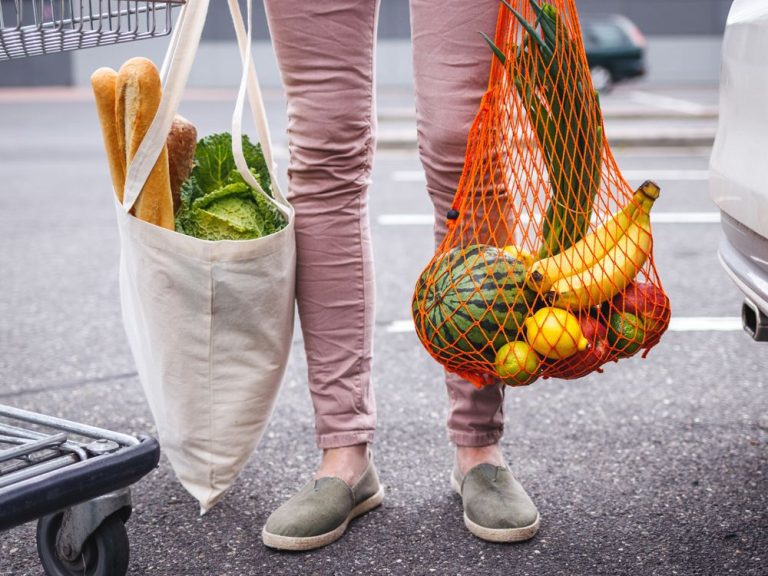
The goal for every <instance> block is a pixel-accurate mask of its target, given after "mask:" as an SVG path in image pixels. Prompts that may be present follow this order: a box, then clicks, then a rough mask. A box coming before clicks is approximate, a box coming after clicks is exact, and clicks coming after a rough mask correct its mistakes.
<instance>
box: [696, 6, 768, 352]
mask: <svg viewBox="0 0 768 576" xmlns="http://www.w3.org/2000/svg"><path fill="white" fill-rule="evenodd" d="M709 167H710V194H711V196H712V199H713V200H714V201H715V203H716V204H717V205H718V207H719V208H720V211H721V215H722V219H721V221H722V227H723V231H724V232H725V236H724V238H723V240H722V242H721V244H720V249H719V256H720V261H721V263H722V264H723V266H724V268H725V270H726V271H727V272H728V274H729V275H730V277H731V278H732V279H733V281H734V282H735V283H736V285H737V286H738V287H739V289H740V290H741V291H742V292H743V293H744V297H745V299H744V304H743V306H742V320H743V322H744V329H745V330H746V331H747V332H748V333H749V334H750V335H751V336H752V337H753V338H754V339H755V340H761V341H768V1H766V0H735V1H734V3H733V5H732V6H731V10H730V13H729V14H728V21H727V24H726V28H725V36H724V38H723V52H722V67H721V78H720V117H719V124H718V129H717V137H716V138H715V144H714V148H713V150H712V156H711V158H710V165H709Z"/></svg>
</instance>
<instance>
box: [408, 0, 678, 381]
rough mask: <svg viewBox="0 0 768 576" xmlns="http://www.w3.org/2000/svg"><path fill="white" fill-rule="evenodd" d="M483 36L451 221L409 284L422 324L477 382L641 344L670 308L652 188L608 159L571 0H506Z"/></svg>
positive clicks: (536, 373) (435, 352)
mask: <svg viewBox="0 0 768 576" xmlns="http://www.w3.org/2000/svg"><path fill="white" fill-rule="evenodd" d="M478 41H481V42H482V39H481V38H478ZM486 41H487V42H488V44H489V55H490V57H491V58H492V65H491V74H490V80H489V84H488V90H487V91H486V93H485V95H484V97H483V99H482V101H481V104H480V109H479V111H478V114H477V116H476V118H475V120H474V122H473V124H472V127H471V129H470V132H469V137H468V142H467V149H466V157H465V163H464V169H463V173H462V176H461V179H460V182H459V185H458V189H457V192H456V195H455V197H454V201H453V205H452V209H451V210H450V211H449V212H448V214H447V215H446V222H447V225H448V232H447V234H446V236H445V238H444V239H443V241H442V243H441V244H440V246H439V247H438V249H437V251H436V253H435V255H434V257H433V258H432V260H431V261H430V262H429V264H428V265H427V266H426V268H425V269H424V270H423V272H422V274H421V276H420V277H419V279H418V281H417V283H416V288H415V291H414V295H413V301H412V313H413V320H414V323H415V326H416V332H417V334H418V336H419V339H420V340H421V342H422V343H423V344H424V346H425V348H426V349H427V351H428V352H429V353H430V355H431V356H432V357H433V358H435V359H436V360H437V361H438V362H439V363H441V364H442V365H443V366H444V367H445V368H446V369H447V370H448V371H450V372H455V373H457V374H459V375H461V376H463V377H464V378H466V379H468V380H470V381H471V382H473V383H474V384H475V385H477V386H483V385H487V384H491V383H495V382H497V381H498V379H499V378H500V379H501V380H502V381H503V382H504V383H506V384H508V385H525V384H530V383H531V382H533V381H534V380H536V379H537V378H539V377H544V378H547V377H558V378H566V379H569V378H579V377H582V376H584V375H586V374H589V373H590V372H592V371H595V370H599V369H600V366H602V365H603V364H605V363H606V362H609V361H612V360H618V359H620V358H625V357H629V356H632V355H634V354H636V353H637V352H638V351H640V350H645V354H647V352H648V350H650V348H651V347H653V346H654V345H655V344H657V343H658V341H659V339H660V338H661V335H662V334H663V333H664V331H665V330H666V328H667V326H668V324H669V319H670V306H669V299H668V298H667V296H666V294H665V293H664V291H663V289H662V286H661V281H660V279H659V276H658V274H657V272H656V268H655V266H654V263H653V255H652V246H653V242H652V235H651V224H650V210H651V207H652V206H653V203H654V201H655V200H656V199H657V198H658V196H659V188H658V186H656V185H655V184H654V183H653V182H650V181H647V182H645V183H644V184H642V185H641V186H640V187H639V188H638V189H637V190H633V189H632V188H631V187H630V186H629V185H628V184H627V182H626V181H625V180H624V178H623V177H622V175H621V173H620V172H619V169H618V167H617V165H616V161H615V160H614V158H613V155H612V154H611V151H610V148H609V146H608V141H607V140H606V138H605V134H604V131H603V119H602V113H601V111H600V105H599V98H598V95H597V93H596V92H595V90H594V89H593V87H592V82H591V78H590V74H589V67H588V65H587V60H586V55H585V53H584V46H583V43H582V40H581V30H580V27H579V20H578V15H577V12H576V6H575V3H574V1H573V0H553V1H552V2H550V3H540V2H537V1H535V0H516V1H513V2H512V4H506V3H502V5H501V6H500V9H499V18H498V24H497V29H496V37H495V40H494V41H491V40H490V39H489V38H486ZM645 354H643V356H645Z"/></svg>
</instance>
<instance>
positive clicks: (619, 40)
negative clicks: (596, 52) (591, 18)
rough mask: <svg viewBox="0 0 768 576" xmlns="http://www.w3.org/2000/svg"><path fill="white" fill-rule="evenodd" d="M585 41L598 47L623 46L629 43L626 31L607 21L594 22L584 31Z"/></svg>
mask: <svg viewBox="0 0 768 576" xmlns="http://www.w3.org/2000/svg"><path fill="white" fill-rule="evenodd" d="M584 43H585V44H587V45H589V46H594V47H596V48H614V47H622V46H626V45H627V44H628V42H627V36H626V34H624V31H623V30H622V29H621V28H619V27H618V26H616V25H615V24H610V23H607V22H594V23H592V24H590V25H589V26H588V27H587V28H586V30H585V33H584Z"/></svg>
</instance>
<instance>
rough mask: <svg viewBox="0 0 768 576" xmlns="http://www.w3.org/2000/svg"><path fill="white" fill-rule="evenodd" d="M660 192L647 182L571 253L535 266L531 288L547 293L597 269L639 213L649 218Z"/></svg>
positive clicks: (532, 272) (568, 251) (548, 259)
mask: <svg viewBox="0 0 768 576" xmlns="http://www.w3.org/2000/svg"><path fill="white" fill-rule="evenodd" d="M659 192H660V190H659V187H658V186H657V185H656V184H655V183H654V182H651V181H650V180H646V181H645V182H643V183H642V184H641V185H640V187H639V188H638V189H637V191H635V193H634V195H633V196H632V200H630V201H629V202H628V203H627V204H626V205H625V206H624V207H623V208H622V209H621V210H619V211H618V212H616V214H614V215H613V216H611V218H610V220H608V221H607V222H606V223H605V224H603V225H602V226H601V227H600V228H598V229H597V230H595V231H594V232H592V233H590V234H587V235H586V236H585V237H584V238H582V239H581V240H579V241H578V242H576V243H575V244H574V245H573V246H571V247H570V248H568V249H567V250H564V251H562V252H560V253H558V254H555V255H554V256H550V257H549V258H544V259H543V260H539V261H538V262H535V263H534V264H533V266H531V267H530V271H529V274H528V277H527V280H526V283H527V284H528V287H529V288H531V289H532V290H536V291H538V292H540V293H543V292H547V291H548V290H550V289H551V288H552V285H553V284H554V283H555V282H557V281H558V280H560V279H561V278H566V277H568V276H573V275H574V274H578V273H579V272H581V271H582V270H586V269H588V268H590V267H592V266H594V265H595V263H597V262H599V261H600V260H602V259H603V258H605V255H606V254H607V253H608V252H609V251H611V250H612V249H613V247H614V246H615V245H616V244H617V242H618V241H619V239H620V238H621V237H622V236H623V235H624V234H625V233H626V231H627V230H628V229H629V227H630V225H631V224H632V222H633V221H634V220H635V219H636V218H637V215H638V212H643V213H646V214H647V213H648V211H650V209H651V206H652V205H653V203H654V201H655V200H656V199H657V198H658V197H659Z"/></svg>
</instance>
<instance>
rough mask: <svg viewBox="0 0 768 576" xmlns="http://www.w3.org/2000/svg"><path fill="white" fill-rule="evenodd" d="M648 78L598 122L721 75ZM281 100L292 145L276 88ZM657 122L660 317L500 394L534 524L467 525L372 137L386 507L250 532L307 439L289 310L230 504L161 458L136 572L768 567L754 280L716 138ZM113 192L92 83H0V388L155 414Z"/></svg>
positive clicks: (405, 197)
mask: <svg viewBox="0 0 768 576" xmlns="http://www.w3.org/2000/svg"><path fill="white" fill-rule="evenodd" d="M643 92H646V93H647V92H648V90H647V89H642V90H640V89H639V88H636V87H630V88H627V89H626V90H617V91H616V93H614V94H613V95H611V96H608V97H606V98H604V99H603V106H604V108H605V109H606V117H607V120H606V123H607V131H608V134H609V138H610V130H611V128H610V126H611V125H612V124H614V125H616V126H617V127H618V126H619V125H620V124H621V125H627V126H629V128H627V130H628V131H630V132H631V128H632V127H634V128H635V129H636V131H637V133H641V132H643V131H651V132H652V131H653V127H654V126H657V128H658V129H661V127H667V128H668V127H670V126H673V125H678V126H680V127H681V132H682V131H684V130H683V129H690V130H691V131H694V129H699V128H702V127H707V129H708V130H710V131H711V132H712V134H714V132H713V128H712V127H713V126H714V125H715V124H716V91H714V90H712V89H709V90H702V89H699V88H670V89H666V90H655V91H654V90H650V92H649V93H650V97H649V96H648V94H646V96H643V95H642V93H643ZM638 93H641V95H640V96H638V95H637V94H638ZM190 96H191V97H190V98H189V99H188V100H187V101H186V102H185V104H184V107H183V109H182V112H183V113H184V114H185V115H187V116H188V117H189V118H191V119H192V120H193V121H194V122H195V123H196V124H197V125H198V128H199V130H200V133H201V134H205V133H208V132H211V131H221V130H224V129H226V127H227V126H228V123H229V120H230V115H231V102H230V100H229V97H230V96H231V93H228V92H221V91H219V92H209V93H206V92H196V93H192V94H190ZM380 102H381V103H382V106H383V110H382V117H381V129H382V131H383V132H385V133H386V131H387V130H390V129H391V130H392V131H395V130H400V129H401V128H403V127H408V125H409V124H410V127H409V128H408V129H409V130H413V127H412V112H411V111H410V108H409V104H408V103H409V95H408V94H407V93H404V94H401V93H392V94H382V98H381V100H380ZM268 107H269V114H270V120H271V122H272V127H273V131H274V133H275V135H276V138H275V139H276V141H277V145H278V149H279V152H280V158H279V161H280V162H281V165H282V166H283V167H284V166H285V162H286V159H285V154H286V152H285V139H284V136H283V133H284V129H285V119H284V116H283V113H282V99H281V98H280V96H279V95H272V96H271V98H270V100H269V102H268ZM672 108H677V111H674V113H673V110H672ZM608 110H611V112H610V113H609V112H608ZM632 110H634V112H632ZM617 129H618V128H617ZM661 144H663V143H662V142H655V143H654V142H648V141H641V140H640V139H637V140H636V141H634V143H633V144H626V145H624V146H616V148H615V153H616V156H617V161H618V165H619V167H620V168H621V169H622V170H623V171H624V173H625V175H626V176H627V178H628V180H629V181H630V183H639V182H640V181H642V180H644V179H646V178H652V179H655V180H657V181H658V183H659V184H660V185H661V187H662V197H661V199H660V200H659V201H658V202H657V205H656V207H655V208H654V215H655V218H656V219H655V221H654V235H655V257H656V263H657V267H658V270H659V274H660V276H661V278H662V281H663V283H664V286H665V289H666V290H667V291H668V293H669V296H670V299H671V303H672V308H673V324H672V327H671V328H670V331H669V332H668V333H667V334H666V335H665V336H664V338H663V339H662V341H661V343H660V344H659V345H658V346H657V347H656V348H654V349H653V350H652V351H651V353H650V354H649V356H648V357H647V359H644V360H643V359H640V358H632V359H629V360H624V361H622V362H620V363H618V364H612V365H610V366H608V367H607V368H606V370H605V373H603V374H594V375H590V376H588V377H586V378H583V379H581V380H579V381H562V380H547V381H539V382H536V383H535V384H533V385H532V386H530V387H527V388H522V389H520V388H517V389H510V390H508V392H507V395H506V404H505V412H506V432H505V436H504V439H503V448H504V451H505V453H506V455H507V458H508V461H509V463H510V466H511V468H512V470H513V471H514V472H515V474H516V475H517V476H518V477H519V479H520V480H521V481H522V482H523V484H524V485H525V486H526V488H527V489H528V491H529V493H530V494H531V496H532V497H533V498H534V500H535V502H536V504H537V505H538V507H539V510H540V512H541V516H542V523H541V529H540V531H539V533H538V535H537V536H536V537H535V538H534V539H533V540H531V541H529V542H526V543H522V544H516V545H506V546H505V545H497V544H489V543H486V542H483V541H480V540H478V539H476V538H474V537H473V536H471V535H470V534H469V533H468V532H467V530H466V529H465V528H464V526H463V523H462V513H461V503H460V500H459V498H458V497H457V496H456V495H455V494H453V493H452V492H451V489H450V484H449V471H450V468H451V465H452V450H451V446H450V445H449V443H448V442H447V439H446V435H445V428H444V422H445V418H446V414H447V400H446V395H445V392H444V388H443V385H442V383H441V371H440V369H439V367H438V366H437V365H436V364H435V363H434V362H433V361H432V360H431V358H430V357H429V356H428V355H427V354H426V352H425V351H424V350H423V349H422V347H421V345H420V344H419V342H418V340H417V339H416V336H415V334H414V333H413V331H412V329H411V327H410V326H409V323H408V319H409V311H408V310H409V303H410V296H411V291H412V286H413V284H414V281H415V279H416V277H417V276H418V274H419V272H420V270H421V268H422V267H423V265H424V263H425V262H426V261H427V260H428V259H429V257H430V255H431V250H432V239H431V224H430V205H429V201H428V199H427V197H426V193H425V192H424V189H423V188H424V184H423V175H422V174H421V167H420V164H419V161H418V158H417V156H416V153H415V150H414V149H413V148H412V146H411V145H410V144H408V143H404V144H403V145H400V146H389V147H387V146H386V145H383V146H382V149H381V150H380V151H379V154H378V155H377V159H376V165H375V169H374V175H373V182H372V187H371V191H370V200H371V219H372V230H373V236H374V250H375V258H376V265H377V295H378V304H377V312H376V314H377V316H376V318H377V321H376V333H375V384H376V394H377V400H378V414H379V422H380V426H379V431H378V438H377V442H376V444H375V453H376V459H377V463H378V466H379V472H380V475H381V478H382V481H383V483H384V484H385V486H386V490H387V496H386V499H385V502H384V504H383V506H382V507H381V508H380V509H377V510H375V511H373V512H371V513H369V514H367V515H366V516H364V517H362V518H360V519H358V520H356V521H355V522H353V523H352V525H351V526H350V529H349V531H348V533H347V535H346V536H345V537H344V538H343V539H342V540H340V541H339V542H337V543H335V544H333V545H331V546H329V547H326V548H323V549H320V550H317V551H313V552H308V553H300V554H288V553H280V552H275V551H272V550H269V549H266V548H264V547H263V546H262V544H261V539H260V531H261V527H262V525H263V523H264V521H265V520H266V518H267V516H268V515H269V513H270V512H271V511H272V510H273V509H274V508H275V507H276V506H277V505H279V504H280V503H281V502H282V501H284V500H285V499H286V498H287V497H288V496H290V495H291V494H292V493H293V492H294V491H296V490H297V489H298V488H299V487H300V486H301V485H302V484H303V483H304V482H305V481H306V480H307V479H308V478H309V477H310V475H311V474H312V471H313V469H314V467H315V466H316V464H317V462H318V451H317V450H316V448H315V446H314V443H313V415H312V408H311V403H310V399H309V394H308V391H307V385H306V363H305V358H304V353H303V347H302V342H301V337H300V336H301V335H300V332H297V333H296V335H295V340H294V345H293V352H292V356H291V360H290V364H289V366H288V370H287V374H286V377H285V382H284V385H283V388H282V390H281V393H280V398H279V400H278V405H277V407H276V410H275V414H274V417H273V419H272V422H271V423H270V425H269V427H268V430H267V433H266V435H265V437H264V439H263V441H262V443H261V445H260V446H259V447H258V449H257V451H256V452H255V454H254V455H253V457H252V458H251V460H250V461H249V463H248V465H247V467H246V469H245V471H244V473H243V474H242V476H241V477H240V479H239V480H238V481H237V482H236V483H235V485H234V486H233V488H232V489H231V491H230V492H229V493H228V494H227V495H226V497H225V498H224V499H223V500H222V502H221V503H220V504H219V505H218V506H217V507H215V508H214V509H213V510H212V511H211V512H210V513H208V514H207V515H205V516H202V517H201V516H199V514H198V507H197V505H196V503H195V501H194V500H193V499H192V498H191V497H190V496H189V495H188V494H187V493H186V492H184V490H183V489H182V488H181V487H180V485H179V484H178V483H177V482H176V481H175V479H174V477H173V473H172V471H171V469H170V466H169V465H168V462H167V460H165V459H164V458H163V459H161V463H160V466H159V467H158V468H157V469H156V470H155V471H153V472H152V473H150V474H149V475H148V476H147V477H146V478H144V479H143V480H141V481H140V482H138V483H137V484H136V485H135V486H134V489H133V501H134V512H133V516H132V518H131V519H130V521H129V522H128V524H127V526H128V531H129V536H130V539H131V564H130V571H129V574H131V575H133V576H140V575H168V576H171V575H172V576H178V575H193V576H250V575H262V574H275V575H281V574H286V575H294V574H297V575H298V574H301V575H358V574H359V575H378V574H392V575H401V574H402V575H410V574H413V575H427V574H439V575H443V574H445V575H462V576H464V575H470V574H472V575H474V574H488V575H497V574H498V575H502V574H503V575H505V576H510V575H518V574H519V575H530V576H554V575H606V576H623V575H632V576H641V575H642V576H647V575H648V576H651V575H681V576H683V575H684V576H688V575H696V576H698V575H707V576H720V575H730V574H732V575H737V576H761V575H763V574H766V566H768V514H767V512H766V510H767V505H768V482H766V474H768V455H767V453H766V444H767V443H768V396H767V393H768V390H766V388H767V387H768V377H766V375H765V360H764V359H765V354H766V349H765V345H761V344H757V343H754V342H752V341H751V340H749V338H748V337H747V336H746V334H745V333H744V332H742V331H741V330H740V327H739V323H738V314H739V310H740V304H741V298H740V295H739V292H738V291H737V289H736V288H735V287H734V286H733V285H732V284H731V283H730V281H729V280H728V278H727V276H726V274H725V273H724V272H723V270H722V269H721V267H720V265H719V263H718V261H717V254H716V251H717V244H718V242H719V239H720V228H719V224H718V215H717V211H716V209H715V207H714V206H713V205H712V203H711V202H710V201H709V199H708V193H707V181H706V170H707V162H708V155H709V147H708V146H709V145H708V144H707V143H706V142H703V141H701V140H694V139H690V140H687V141H683V140H681V141H680V142H678V143H676V144H675V145H674V146H668V145H666V146H660V145H661ZM113 209H114V208H113V204H112V199H111V191H110V185H109V177H108V172H107V165H106V162H105V159H104V155H103V151H102V149H101V137H100V134H99V130H98V126H97V122H96V115H95V112H94V110H93V106H92V104H91V103H90V101H89V98H88V96H87V93H82V92H76V91H75V92H71V91H56V90H54V91H41V92H22V91H0V271H1V272H0V282H1V284H0V342H1V343H2V348H0V403H6V404H11V405H14V406H17V407H20V408H26V409H30V410H36V411H40V412H44V413H48V414H53V415H57V416H62V417H65V418H70V419H74V420H78V421H82V422H88V423H91V424H95V425H98V426H103V427H106V428H110V429H114V430H119V431H124V432H152V431H153V429H154V426H153V423H152V420H151V416H150V413H149V410H148V408H147V405H146V403H145V401H144V399H143V396H142V393H141V389H140V386H139V383H138V380H137V378H136V374H135V369H134V366H133V361H132V359H131V356H130V352H129V350H128V348H127V344H126V340H125V336H124V333H123V328H122V322H121V317H120V307H119V294H118V284H117V266H118V254H119V246H118V238H117V230H116V225H115V219H114V213H113ZM34 532H35V530H34V525H33V524H28V525H25V526H22V527H19V528H15V529H13V530H11V531H8V532H6V533H2V534H0V576H27V575H38V574H41V573H42V570H41V568H40V566H39V562H38V560H37V555H36V550H35V539H34Z"/></svg>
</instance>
